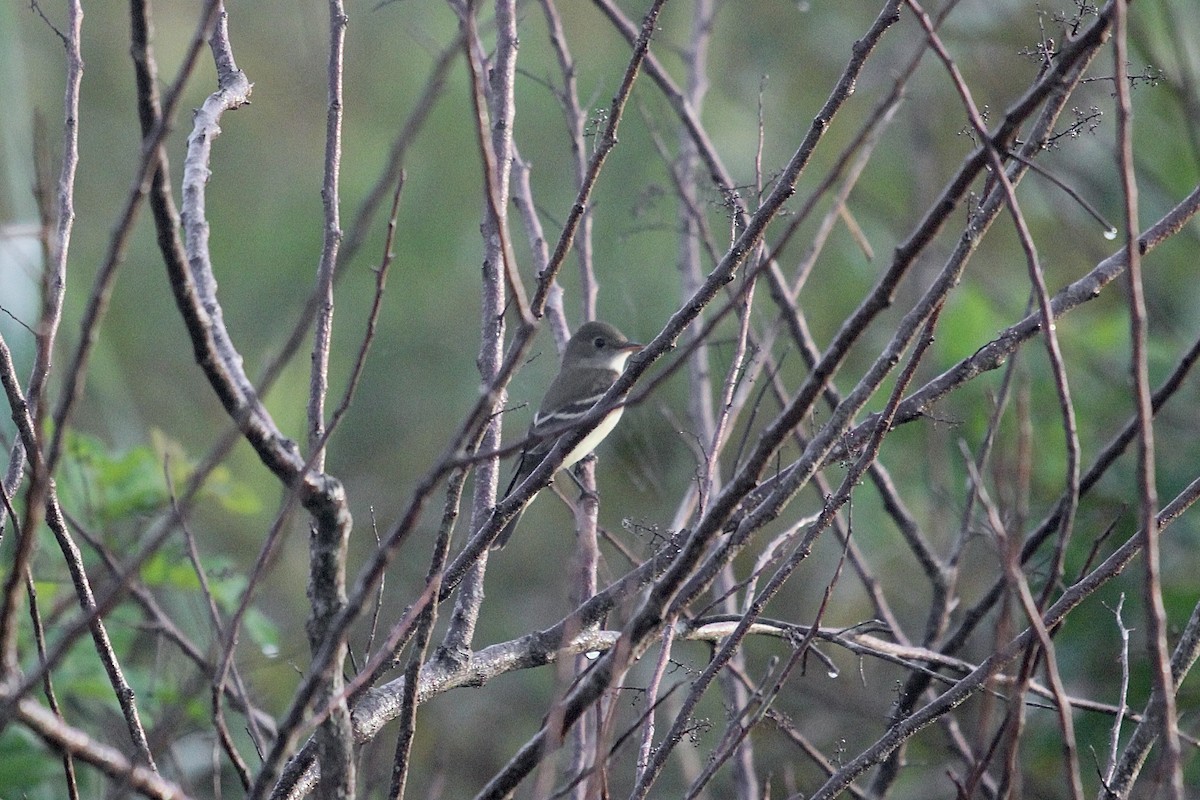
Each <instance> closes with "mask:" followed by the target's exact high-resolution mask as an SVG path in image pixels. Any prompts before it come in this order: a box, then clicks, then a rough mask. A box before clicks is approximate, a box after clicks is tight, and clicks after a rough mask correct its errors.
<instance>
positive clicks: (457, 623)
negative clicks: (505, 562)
mask: <svg viewBox="0 0 1200 800" xmlns="http://www.w3.org/2000/svg"><path fill="white" fill-rule="evenodd" d="M475 5H476V4H475V3H474V2H471V3H468V5H467V8H465V9H462V10H461V11H460V17H459V24H460V26H462V29H463V33H464V36H463V51H464V53H465V54H466V57H467V67H468V73H469V76H470V81H471V83H470V89H471V92H470V94H471V102H472V105H473V108H474V112H475V113H474V115H473V119H474V120H475V122H476V134H477V136H478V141H479V153H480V159H481V162H482V165H483V188H484V193H485V202H484V215H483V224H482V226H481V231H482V233H483V240H484V241H483V245H484V256H483V269H482V277H481V280H482V285H481V287H480V308H479V314H480V342H479V355H478V359H477V365H478V368H479V376H480V378H481V380H482V382H483V385H485V386H492V385H494V384H495V383H496V381H497V379H498V378H499V377H500V376H501V374H502V372H503V363H504V300H505V295H504V289H505V285H506V284H507V285H508V287H509V288H510V289H511V291H512V299H513V303H514V305H515V306H516V309H517V314H518V316H519V318H520V321H521V323H522V325H523V326H526V327H528V326H529V325H530V323H531V321H532V320H531V317H530V312H529V306H528V302H527V301H526V299H525V292H524V288H523V286H522V284H521V280H520V275H519V274H518V272H517V264H516V258H515V256H514V255H513V252H512V247H511V240H510V238H509V228H508V203H507V201H508V196H509V186H510V183H511V176H512V161H513V153H514V146H513V118H514V115H515V113H516V101H515V85H516V69H517V63H516V61H517V44H518V41H517V18H516V3H515V2H514V0H497V2H496V53H495V55H494V57H493V60H492V63H491V65H490V69H489V70H487V72H486V74H487V75H488V77H489V79H488V80H485V78H484V75H485V70H484V64H483V62H482V59H481V57H480V56H479V55H478V53H479V50H480V49H481V44H480V41H479V35H478V31H477V30H476V19H475V11H476V9H475ZM531 211H532V210H531ZM507 398H508V394H507V392H506V391H505V390H504V388H503V387H501V388H500V389H499V391H497V392H495V394H494V395H493V396H492V397H490V398H489V400H490V408H488V409H487V414H488V421H487V423H486V424H485V426H484V429H483V436H482V438H481V439H480V441H479V443H478V450H481V451H484V452H495V451H497V450H498V449H499V448H500V443H501V435H502V424H501V415H500V411H501V410H502V409H503V408H504V404H505V402H507ZM499 469H500V460H499V458H489V459H485V460H484V461H482V462H480V463H479V465H478V466H477V468H476V471H475V489H474V495H473V497H472V503H471V530H478V529H479V528H480V527H481V526H482V525H483V524H484V523H485V522H486V521H487V519H488V517H489V516H491V512H492V508H493V507H494V506H495V504H496V487H497V484H498V482H499ZM486 568H487V556H486V554H484V555H482V556H481V557H480V558H479V560H478V561H476V562H475V564H474V566H473V567H472V569H471V570H470V572H469V574H468V576H467V578H466V579H465V581H464V584H463V589H462V591H461V592H460V593H459V596H458V600H457V601H456V604H455V608H454V612H453V616H452V617H451V621H450V628H449V630H448V631H447V633H446V636H445V639H444V641H443V644H442V647H441V648H440V649H439V651H438V652H439V657H442V658H449V659H451V660H452V661H453V660H460V659H465V658H467V657H468V656H469V653H470V646H471V639H472V638H473V636H474V632H475V623H476V621H477V620H478V616H479V607H480V604H481V603H482V602H483V575H484V571H485V569H486Z"/></svg>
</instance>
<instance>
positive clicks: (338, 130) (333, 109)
mask: <svg viewBox="0 0 1200 800" xmlns="http://www.w3.org/2000/svg"><path fill="white" fill-rule="evenodd" d="M346 22H347V19H346V11H345V8H344V7H343V5H342V3H341V2H339V0H330V3H329V76H328V77H329V99H328V106H327V108H326V112H325V172H324V180H323V182H322V184H321V205H322V208H323V209H324V212H325V228H324V243H323V246H322V248H321V261H320V264H319V265H318V267H317V289H316V298H317V317H316V330H315V332H314V334H313V354H312V373H311V375H310V378H309V394H308V447H309V452H310V457H311V458H312V459H313V462H312V463H313V467H314V468H315V469H322V468H323V467H324V464H325V453H324V449H323V448H322V449H321V450H319V451H318V450H317V448H318V447H319V445H320V441H321V438H322V436H323V434H324V432H325V399H326V397H327V396H328V394H329V347H330V341H331V337H332V335H333V278H334V273H335V272H336V269H337V258H338V249H339V247H340V246H341V242H342V227H341V210H340V206H341V194H340V180H341V161H342V115H343V109H342V83H343V72H344V66H343V61H344V58H345V57H344V51H345V45H346Z"/></svg>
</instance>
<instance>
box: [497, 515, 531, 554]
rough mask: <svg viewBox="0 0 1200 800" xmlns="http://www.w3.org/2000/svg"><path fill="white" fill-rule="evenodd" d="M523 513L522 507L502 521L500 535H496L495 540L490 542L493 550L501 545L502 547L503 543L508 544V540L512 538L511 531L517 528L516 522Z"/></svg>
mask: <svg viewBox="0 0 1200 800" xmlns="http://www.w3.org/2000/svg"><path fill="white" fill-rule="evenodd" d="M524 513H525V509H524V508H522V509H521V510H520V511H518V512H517V513H516V514H513V518H512V519H510V520H509V521H508V522H506V523H504V528H503V529H502V530H501V531H500V535H499V536H497V537H496V539H495V541H493V542H492V549H493V550H499V549H500V548H501V547H504V545H506V544H508V540H509V539H511V538H512V535H513V531H515V530H516V529H517V524H518V523H519V522H520V521H521V516H522V515H523V514H524Z"/></svg>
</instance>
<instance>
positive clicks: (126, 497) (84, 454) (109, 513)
mask: <svg viewBox="0 0 1200 800" xmlns="http://www.w3.org/2000/svg"><path fill="white" fill-rule="evenodd" d="M66 453H67V463H66V465H65V467H64V469H63V470H62V474H63V477H62V478H61V479H60V480H59V484H58V488H59V493H60V496H61V497H62V498H63V502H64V505H65V506H67V507H71V508H87V509H88V511H89V516H90V518H91V519H93V520H95V521H96V522H98V523H110V522H117V521H120V520H123V519H127V518H130V517H135V516H138V515H141V514H147V513H153V512H155V511H159V510H161V509H163V508H164V507H166V506H167V505H168V504H169V503H170V499H171V497H170V491H171V490H170V487H174V488H175V491H178V490H179V488H180V487H182V486H183V485H184V484H186V483H187V481H188V480H190V479H191V478H192V476H193V474H194V473H195V463H194V462H193V461H192V460H191V459H190V458H189V457H188V455H187V453H186V452H185V451H184V449H183V446H182V445H181V444H180V443H179V442H178V441H176V440H174V439H171V438H170V437H168V436H167V435H166V434H164V433H163V432H162V431H159V430H152V431H151V432H150V443H149V444H144V445H139V446H137V447H133V448H130V449H128V450H124V451H113V450H111V449H109V448H108V447H106V446H105V445H104V443H103V442H102V441H101V440H100V439H99V438H97V437H95V436H92V435H89V434H86V433H81V432H79V431H75V430H70V431H68V432H67V435H66ZM168 476H169V479H170V481H169V484H168V480H167V478H168ZM201 497H202V499H204V498H207V499H210V500H214V501H216V502H217V503H218V504H219V505H220V507H221V508H222V509H224V510H225V511H227V512H229V513H231V514H236V515H250V514H254V513H256V512H257V511H258V510H259V508H260V505H261V502H260V500H259V498H258V496H257V495H256V494H254V493H253V492H252V491H251V490H250V489H248V488H247V487H245V486H244V485H243V484H241V483H239V482H237V481H235V480H234V479H233V477H232V474H231V473H230V471H229V469H228V468H227V467H223V466H222V467H217V468H216V469H214V470H213V471H212V472H211V473H210V474H209V476H208V477H207V478H206V479H205V482H204V486H203V489H202V495H201Z"/></svg>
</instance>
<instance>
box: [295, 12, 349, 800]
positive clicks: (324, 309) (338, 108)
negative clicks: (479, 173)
mask: <svg viewBox="0 0 1200 800" xmlns="http://www.w3.org/2000/svg"><path fill="white" fill-rule="evenodd" d="M346 23H347V18H346V10H345V7H344V6H343V4H342V0H329V75H328V78H329V98H328V109H327V112H326V118H325V176H324V182H323V185H322V187H321V200H322V203H323V205H324V209H325V237H324V246H323V248H322V251H321V262H320V266H319V268H318V270H317V296H318V313H317V317H316V330H315V332H314V340H313V357H312V362H313V366H312V373H311V378H310V382H309V397H308V437H309V439H308V443H309V451H310V452H309V458H310V459H311V464H312V467H313V468H314V469H317V470H321V469H323V467H324V463H325V445H324V441H323V439H324V432H325V398H326V395H327V394H328V388H329V347H330V339H331V335H332V326H333V278H334V271H335V268H336V266H337V255H338V247H339V245H340V243H341V237H342V231H341V222H340V215H339V204H340V196H339V176H340V167H341V157H342V80H343V70H344V60H345V55H344V53H345V42H346ZM312 511H313V512H314V521H313V524H312V535H311V539H310V545H309V551H310V552H309V557H310V564H309V585H308V599H309V603H310V604H311V607H312V608H311V611H310V616H309V620H308V624H307V631H308V641H309V647H310V649H311V650H312V654H313V659H314V661H316V660H317V658H318V657H319V656H320V655H321V651H322V649H323V648H325V647H326V646H328V645H329V640H330V639H331V638H333V637H337V639H338V641H337V643H336V649H335V652H334V654H333V657H332V659H331V660H330V662H329V665H328V667H326V668H325V669H324V674H325V680H324V681H323V682H322V684H321V685H320V686H319V687H318V689H317V692H316V696H315V700H316V702H317V704H318V707H327V708H328V709H329V715H328V717H327V718H326V719H325V721H324V722H323V723H322V724H321V727H320V728H319V729H318V730H317V733H316V742H317V752H318V753H319V754H320V758H321V765H322V778H323V779H322V781H321V784H320V786H319V787H318V789H319V792H320V796H321V797H327V798H331V800H332V799H333V798H352V797H354V794H355V783H356V779H355V764H354V733H353V730H352V729H351V724H350V708H349V705H348V703H347V700H346V693H345V680H344V678H343V676H342V664H343V662H344V661H345V658H346V652H347V645H346V634H347V631H346V630H344V629H341V630H338V629H334V628H333V627H332V623H333V621H334V620H336V619H337V618H338V617H339V616H340V615H341V613H342V611H343V610H344V609H345V607H346V548H347V544H348V537H349V533H350V525H349V524H323V521H322V520H320V519H318V518H317V517H318V516H319V514H318V513H317V511H318V510H317V509H312Z"/></svg>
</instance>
